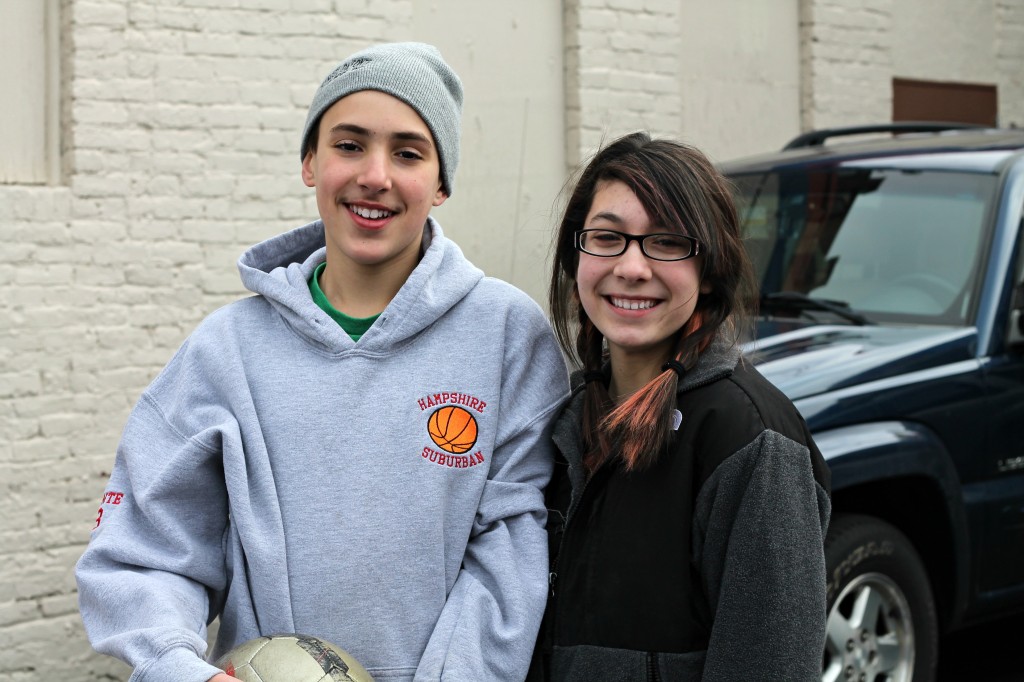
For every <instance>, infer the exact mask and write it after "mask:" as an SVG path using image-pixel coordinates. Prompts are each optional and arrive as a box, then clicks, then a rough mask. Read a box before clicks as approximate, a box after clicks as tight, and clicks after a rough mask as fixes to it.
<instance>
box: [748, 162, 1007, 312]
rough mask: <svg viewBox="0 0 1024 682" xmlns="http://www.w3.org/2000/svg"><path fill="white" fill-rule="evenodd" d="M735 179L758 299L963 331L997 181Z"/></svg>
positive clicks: (967, 176)
mask: <svg viewBox="0 0 1024 682" xmlns="http://www.w3.org/2000/svg"><path fill="white" fill-rule="evenodd" d="M732 180H733V182H734V183H735V185H736V188H737V195H738V197H737V198H738V203H739V206H740V217H741V221H742V231H743V234H744V238H745V241H746V245H747V247H748V251H749V253H750V255H751V258H752V260H753V262H754V267H755V270H756V272H757V274H758V276H759V277H760V280H761V283H762V293H772V292H780V291H794V292H799V293H802V294H806V295H808V296H812V297H814V298H817V299H825V300H829V301H835V302H839V303H842V304H846V305H849V307H850V308H851V309H853V310H855V311H857V312H860V313H862V314H864V315H865V316H867V317H868V318H870V319H873V320H878V321H889V322H907V323H916V324H922V323H923V324H929V323H930V324H953V325H965V324H967V323H968V321H969V319H970V312H971V306H972V304H973V303H974V298H975V296H976V295H977V290H978V282H977V280H978V273H979V272H980V271H981V260H982V257H983V255H984V254H983V253H981V248H980V245H981V244H983V243H984V236H985V235H984V233H985V230H986V225H987V224H988V219H987V210H988V207H989V205H990V203H991V200H992V197H993V192H994V187H995V184H996V178H995V176H993V175H989V174H980V173H962V172H951V171H928V170H906V169H884V168H874V169H872V168H863V167H858V168H843V167H841V166H840V167H832V168H810V169H808V168H806V167H805V168H803V169H801V170H799V171H790V172H772V173H759V174H747V175H734V176H732Z"/></svg>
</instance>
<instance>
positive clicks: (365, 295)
mask: <svg viewBox="0 0 1024 682" xmlns="http://www.w3.org/2000/svg"><path fill="white" fill-rule="evenodd" d="M418 262H419V250H418V249H417V250H416V251H413V252H412V253H411V254H409V255H408V256H406V255H403V257H401V258H397V259H395V260H393V261H390V262H388V263H381V264H374V265H362V264H359V263H355V262H352V261H351V260H348V259H346V258H344V257H340V256H333V257H332V254H331V253H330V251H328V255H327V266H326V267H325V268H324V271H323V273H322V274H321V275H320V289H321V290H322V291H323V292H324V296H326V297H327V300H328V301H330V302H331V305H332V306H334V307H335V308H337V309H338V310H340V311H341V312H343V313H345V314H346V315H348V316H349V317H357V318H359V317H370V316H372V315H377V314H378V313H381V312H383V310H384V309H385V308H386V307H387V306H388V304H389V303H391V300H392V299H393V298H394V297H395V296H396V295H397V294H398V290H399V289H401V288H402V285H403V284H405V281H406V280H407V279H409V275H410V274H412V271H413V270H414V269H415V268H416V264H417V263H418Z"/></svg>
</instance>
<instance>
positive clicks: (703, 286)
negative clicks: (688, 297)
mask: <svg viewBox="0 0 1024 682" xmlns="http://www.w3.org/2000/svg"><path fill="white" fill-rule="evenodd" d="M700 293H702V294H704V295H705V296H707V295H708V294H710V293H711V282H708V281H707V280H703V281H701V283H700Z"/></svg>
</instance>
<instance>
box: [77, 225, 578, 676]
mask: <svg viewBox="0 0 1024 682" xmlns="http://www.w3.org/2000/svg"><path fill="white" fill-rule="evenodd" d="M424 238H425V240H424V241H425V243H424V247H425V251H424V253H423V257H422V259H421V261H420V263H419V264H418V266H417V267H416V269H415V270H414V271H413V273H412V274H411V275H410V276H409V279H408V280H407V281H406V283H405V285H404V286H403V287H402V289H401V290H400V291H399V293H398V295H397V296H396V297H395V298H394V300H392V301H391V303H390V304H389V305H388V307H387V308H386V309H385V310H384V312H383V313H382V314H381V315H380V317H379V318H378V319H377V321H376V322H375V323H374V325H373V326H372V327H371V328H370V329H369V330H368V331H367V332H366V333H365V334H364V335H363V336H362V338H361V339H360V340H359V342H358V343H357V342H354V341H352V339H351V338H350V337H349V336H348V335H347V334H346V333H345V332H344V331H343V330H342V329H341V328H340V327H339V326H338V325H337V324H336V323H335V322H334V321H332V320H331V318H330V317H328V315H327V314H326V313H324V312H323V311H322V310H321V309H320V308H319V307H317V305H316V304H315V303H314V302H313V300H312V298H311V296H310V293H309V288H308V284H307V282H308V279H309V277H310V275H311V273H312V272H313V270H314V268H315V267H316V266H317V265H318V264H319V263H321V262H323V260H324V258H325V249H324V228H323V224H322V223H320V222H319V221H318V222H315V223H312V224H309V225H306V226H305V227H301V228H298V229H296V230H293V231H291V232H288V233H285V234H283V235H280V236H278V237H275V238H273V239H270V240H268V241H266V242H263V243H261V244H258V245H256V246H254V247H253V248H251V249H250V250H248V251H247V252H246V253H245V254H244V255H243V256H242V258H241V259H240V260H239V270H240V272H241V275H242V281H243V282H244V283H245V286H246V287H247V288H249V289H250V290H251V291H253V292H254V293H255V294H256V295H255V296H252V297H249V298H246V299H243V300H240V301H237V302H235V303H233V304H231V305H228V306H226V307H224V308H222V309H220V310H218V311H216V312H214V313H213V314H212V315H210V316H209V317H208V318H207V319H206V320H204V321H203V322H202V323H201V324H200V325H199V327H198V328H197V329H196V330H195V332H194V333H193V334H192V335H191V336H190V337H189V338H188V339H187V340H186V341H185V343H184V344H183V345H182V347H181V348H180V350H179V351H178V352H177V353H176V354H175V356H174V358H173V359H172V360H171V361H170V363H169V364H168V365H167V367H166V368H165V369H164V370H163V371H162V372H161V373H160V375H159V376H158V377H157V378H156V379H155V380H154V381H153V383H152V384H151V385H150V386H149V387H148V388H147V389H146V391H145V392H144V393H143V395H142V397H141V399H140V400H139V402H138V404H137V405H136V407H135V409H134V410H133V412H132V414H131V416H130V418H129V420H128V423H127V425H126V427H125V430H124V434H123V438H122V441H121V444H120V446H119V448H118V452H117V457H116V462H115V464H114V469H113V472H112V474H111V477H110V481H109V483H108V485H107V488H106V490H105V492H104V495H103V498H102V505H101V507H100V513H99V519H98V521H97V526H96V528H95V529H94V530H93V533H92V537H91V540H90V543H89V546H88V548H87V549H86V551H85V553H84V555H83V556H82V558H81V560H80V561H79V563H78V566H77V572H76V577H77V579H78V587H79V603H80V608H81V613H82V618H83V620H84V622H85V625H86V628H87V630H88V633H89V637H90V639H91V641H92V643H93V646H94V647H95V648H96V649H97V650H98V651H100V652H102V653H106V654H110V655H113V656H117V657H118V658H121V659H123V660H125V661H127V662H128V663H129V664H130V665H132V666H133V667H134V669H135V672H134V674H133V675H132V678H131V679H132V680H138V681H140V682H141V681H142V680H145V681H147V682H148V681H158V682H201V681H205V680H207V679H208V678H210V677H211V676H212V675H214V674H215V673H217V672H219V671H218V670H217V669H215V668H213V667H212V666H211V665H209V664H208V663H207V662H205V661H204V659H203V657H204V655H205V653H206V635H207V633H206V624H207V623H208V622H210V621H212V619H213V618H214V617H216V616H218V615H219V616H220V621H221V623H220V630H219V636H218V640H217V643H216V645H215V647H214V651H213V653H212V654H211V655H210V659H211V660H213V659H215V658H216V657H217V656H219V655H220V654H222V653H223V652H225V651H226V650H227V649H229V648H230V647H232V646H234V645H236V644H238V643H240V642H243V641H246V640H248V639H251V638H253V637H256V636H258V635H260V634H272V633H285V632H301V633H305V634H311V635H316V636H319V637H322V638H324V639H327V640H329V641H331V642H333V643H335V644H337V645H338V646H340V647H342V648H343V649H346V650H347V651H349V652H350V653H351V654H352V655H353V656H355V658H356V659H358V660H359V661H360V662H361V663H362V664H363V665H364V666H365V667H366V668H367V669H368V670H369V672H370V673H371V674H372V675H374V677H375V678H376V679H378V680H412V679H414V678H415V679H416V680H438V679H446V680H449V679H450V680H485V679H486V680H504V679H521V678H522V677H523V676H525V674H526V669H527V666H528V662H529V658H530V653H531V649H532V646H533V643H534V638H535V635H536V632H537V628H538V626H539V623H540V618H541V614H542V612H543V609H544V602H545V594H546V579H547V546H546V542H547V541H546V535H545V531H544V521H545V514H546V512H545V508H544V499H543V495H542V492H541V490H542V488H543V487H544V485H545V484H546V482H547V480H548V478H549V475H550V469H551V456H552V455H551V451H550V445H549V443H550V437H549V436H550V423H551V419H552V416H553V415H554V413H555V412H556V410H557V408H558V406H559V405H560V404H561V402H562V401H563V400H564V399H565V397H566V395H567V392H568V389H567V376H566V370H565V365H564V362H563V360H562V356H561V354H560V352H559V350H558V347H557V345H556V343H555V340H554V338H553V335H552V333H551V331H550V329H549V327H548V325H547V323H546V321H545V319H544V316H543V313H542V311H541V310H540V308H539V307H538V306H537V305H536V304H535V303H534V302H533V301H531V300H530V299H529V298H528V297H527V296H526V295H525V294H523V293H522V292H520V291H518V290H517V289H515V288H513V287H512V286H510V285H508V284H505V283H503V282H500V281H498V280H495V279H491V278H487V277H484V275H483V273H482V272H481V271H480V270H478V269H477V268H475V267H474V266H473V265H471V264H470V263H469V262H468V261H467V260H466V259H465V257H464V256H463V255H462V252H461V251H460V250H459V248H458V247H457V246H456V245H455V244H454V243H453V242H451V241H450V240H448V239H446V238H445V237H444V236H443V235H442V233H441V229H440V227H439V226H438V225H437V223H436V222H434V221H433V219H430V220H429V222H428V225H427V228H426V229H425V234H424Z"/></svg>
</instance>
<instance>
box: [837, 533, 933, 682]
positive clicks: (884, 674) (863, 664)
mask: <svg viewBox="0 0 1024 682" xmlns="http://www.w3.org/2000/svg"><path fill="white" fill-rule="evenodd" d="M825 565H826V568H827V578H828V580H827V590H828V624H827V626H826V640H825V652H824V656H823V660H822V682H847V681H855V682H860V681H865V680H866V681H868V682H875V681H878V680H884V681H885V682H930V681H931V680H934V679H935V674H936V666H937V663H938V620H937V617H936V612H935V601H934V599H933V598H932V591H931V584H930V582H929V580H928V573H927V572H926V571H925V569H924V565H923V563H922V562H921V558H920V556H918V554H917V551H916V550H915V549H914V546H913V544H911V542H910V540H908V539H907V537H906V536H905V535H904V534H903V533H901V532H900V531H899V530H897V529H896V528H895V527H894V526H892V525H890V524H888V523H886V522H884V521H882V520H880V519H877V518H874V517H871V516H860V515H855V514H839V515H836V517H835V518H833V519H832V523H831V524H830V526H829V530H828V535H827V536H826V538H825Z"/></svg>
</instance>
